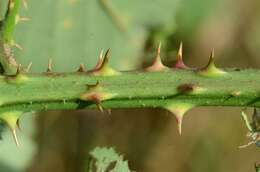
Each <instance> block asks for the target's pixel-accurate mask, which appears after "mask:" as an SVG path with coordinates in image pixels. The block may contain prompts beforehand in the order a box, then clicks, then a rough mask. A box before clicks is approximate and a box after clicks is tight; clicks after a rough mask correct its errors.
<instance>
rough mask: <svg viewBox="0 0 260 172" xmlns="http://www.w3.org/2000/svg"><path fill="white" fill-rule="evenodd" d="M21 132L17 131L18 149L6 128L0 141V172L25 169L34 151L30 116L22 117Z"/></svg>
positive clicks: (32, 127) (14, 171) (32, 126)
mask: <svg viewBox="0 0 260 172" xmlns="http://www.w3.org/2000/svg"><path fill="white" fill-rule="evenodd" d="M20 125H21V129H22V132H20V131H17V135H18V139H19V141H20V147H17V146H16V145H15V142H14V140H13V138H12V134H11V132H10V130H9V129H8V128H6V129H5V130H4V132H3V133H2V134H3V139H2V140H0V155H1V156H0V171H1V172H2V171H3V172H21V171H24V170H25V169H26V167H27V166H28V164H29V163H30V161H31V159H32V156H33V155H34V152H35V150H36V146H35V143H34V142H33V138H32V133H33V131H34V125H33V118H32V117H31V115H30V116H29V115H27V116H24V117H23V118H22V119H21V121H20Z"/></svg>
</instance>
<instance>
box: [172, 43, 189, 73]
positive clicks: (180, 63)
mask: <svg viewBox="0 0 260 172" xmlns="http://www.w3.org/2000/svg"><path fill="white" fill-rule="evenodd" d="M182 54H183V53H182V42H181V43H180V47H179V50H178V54H177V57H176V63H175V65H174V68H175V69H188V68H189V67H187V66H186V65H185V64H184V62H183V57H182Z"/></svg>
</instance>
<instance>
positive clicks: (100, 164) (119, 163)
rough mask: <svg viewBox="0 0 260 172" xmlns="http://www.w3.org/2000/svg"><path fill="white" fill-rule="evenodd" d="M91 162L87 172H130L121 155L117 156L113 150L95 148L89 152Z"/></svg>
mask: <svg viewBox="0 0 260 172" xmlns="http://www.w3.org/2000/svg"><path fill="white" fill-rule="evenodd" d="M90 155H91V160H90V163H89V164H90V166H89V171H88V172H94V171H93V169H94V168H95V169H96V170H95V171H96V172H103V171H110V172H131V171H130V169H129V167H128V162H127V161H124V160H123V157H122V155H118V154H117V153H116V151H115V150H114V149H113V148H100V147H97V148H95V149H94V150H93V151H91V152H90Z"/></svg>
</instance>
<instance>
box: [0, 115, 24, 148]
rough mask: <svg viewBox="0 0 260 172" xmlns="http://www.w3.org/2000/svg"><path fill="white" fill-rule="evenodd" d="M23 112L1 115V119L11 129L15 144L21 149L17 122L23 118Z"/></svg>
mask: <svg viewBox="0 0 260 172" xmlns="http://www.w3.org/2000/svg"><path fill="white" fill-rule="evenodd" d="M21 114H22V112H21V111H10V112H4V113H2V114H0V119H1V120H2V121H3V122H4V123H5V124H6V125H7V126H8V127H9V129H10V130H11V132H12V135H13V138H14V141H15V144H16V145H17V147H19V145H20V144H19V141H18V138H17V135H16V130H15V128H16V127H17V121H18V119H19V117H20V116H21Z"/></svg>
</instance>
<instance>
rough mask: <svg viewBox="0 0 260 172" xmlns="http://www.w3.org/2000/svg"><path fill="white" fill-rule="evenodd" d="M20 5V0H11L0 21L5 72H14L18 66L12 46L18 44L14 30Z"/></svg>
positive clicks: (0, 52)
mask: <svg viewBox="0 0 260 172" xmlns="http://www.w3.org/2000/svg"><path fill="white" fill-rule="evenodd" d="M19 7H20V0H9V1H8V7H7V11H6V14H5V18H4V19H3V20H2V21H1V23H0V63H1V65H2V66H1V67H2V68H3V70H4V73H5V74H14V73H15V71H16V68H17V63H16V61H15V58H14V56H13V53H12V50H11V48H12V46H16V45H17V44H16V43H15V42H14V40H13V32H14V28H15V25H16V22H17V19H18V18H19V15H18V11H19Z"/></svg>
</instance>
